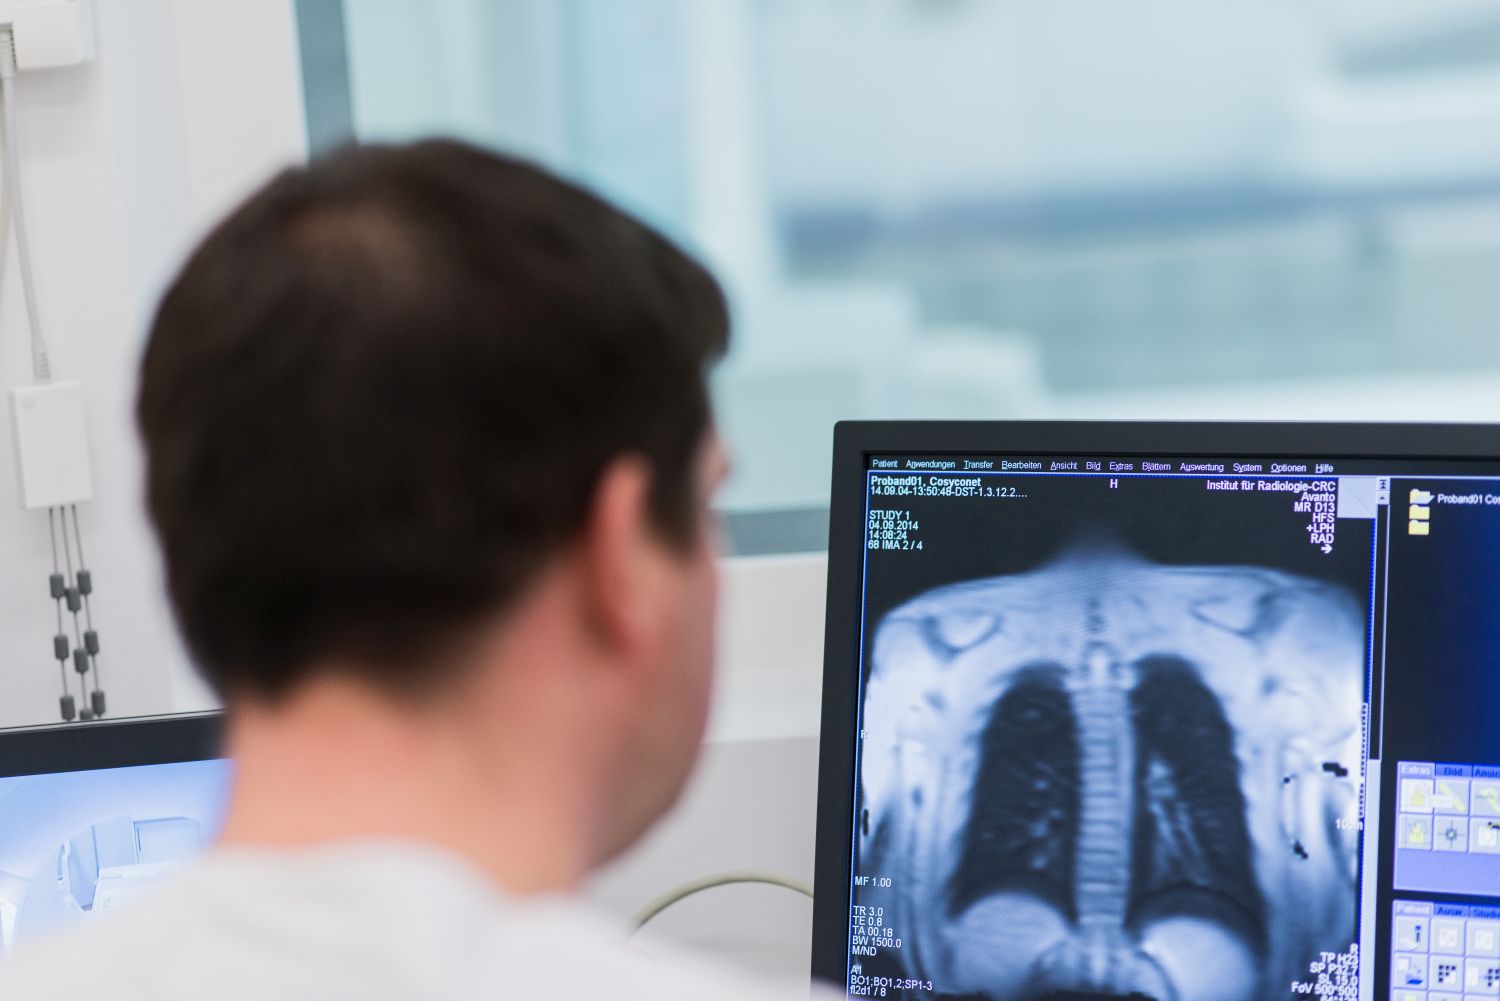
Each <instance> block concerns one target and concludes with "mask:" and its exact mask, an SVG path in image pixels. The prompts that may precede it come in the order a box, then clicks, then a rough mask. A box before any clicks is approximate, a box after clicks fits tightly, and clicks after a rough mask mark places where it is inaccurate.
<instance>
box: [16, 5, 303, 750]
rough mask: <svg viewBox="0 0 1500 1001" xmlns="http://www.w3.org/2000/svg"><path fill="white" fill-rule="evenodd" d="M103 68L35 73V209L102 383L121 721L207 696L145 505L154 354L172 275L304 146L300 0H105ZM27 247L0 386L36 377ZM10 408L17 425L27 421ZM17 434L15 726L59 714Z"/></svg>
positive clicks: (21, 88)
mask: <svg viewBox="0 0 1500 1001" xmlns="http://www.w3.org/2000/svg"><path fill="white" fill-rule="evenodd" d="M94 15H95V17H94V20H95V32H96V39H95V42H96V53H97V58H96V60H95V61H94V62H93V63H91V64H89V65H86V66H82V67H76V68H73V69H68V70H59V71H52V72H47V73H40V74H35V75H27V76H24V77H22V78H21V79H20V81H19V82H18V94H19V107H18V119H19V122H18V124H19V126H20V130H21V135H22V143H23V145H22V155H23V158H24V179H25V182H26V202H27V205H26V207H27V221H28V224H29V228H30V231H31V236H32V242H33V253H34V255H35V268H36V272H37V284H38V291H39V298H40V311H41V315H42V322H43V324H44V328H45V329H46V331H47V334H48V337H49V340H50V341H51V348H52V357H53V369H54V373H55V374H56V375H57V376H58V377H59V378H73V379H78V380H80V381H82V382H83V384H84V387H85V392H86V398H87V405H88V410H89V413H88V430H89V440H90V446H91V449H92V453H93V462H94V480H95V484H96V498H95V500H94V501H93V502H92V503H90V504H87V505H85V506H84V507H82V508H81V509H80V514H81V517H82V522H83V534H84V540H85V543H86V545H87V553H88V557H89V562H90V564H91V568H92V569H93V570H94V577H95V581H96V588H97V591H96V594H95V603H94V618H95V624H96V626H97V627H98V629H99V633H100V639H101V642H102V644H103V647H104V650H103V653H102V655H101V658H100V669H101V677H102V679H103V682H104V687H105V689H106V691H107V692H108V694H109V698H110V710H111V714H112V715H134V714H142V713H153V712H164V711H170V710H172V709H175V708H193V707H199V706H202V705H203V704H204V703H205V701H206V695H205V693H204V692H203V691H202V689H201V687H200V686H199V685H198V684H197V682H196V680H195V679H194V678H193V677H192V675H191V673H190V672H189V671H188V669H187V665H186V661H185V658H184V656H183V654H182V652H181V649H180V647H179V645H178V643H177V641H176V639H175V637H174V634H173V632H172V628H171V623H170V621H169V618H168V615H167V613H166V607H165V603H164V601H163V598H162V594H161V588H160V583H159V573H158V563H157V558H156V555H155V549H154V543H153V541H152V539H151V537H150V535H149V533H148V531H147V528H146V524H145V521H144V517H143V514H142V511H141V505H140V503H139V496H140V486H139V474H140V461H139V449H138V447H137V444H136V440H135V435H134V431H133V423H132V420H131V406H132V402H133V394H134V387H135V366H136V360H137V355H138V353H139V350H140V347H141V344H142V342H143V333H144V329H145V326H146V324H147V322H148V320H149V315H150V311H151V309H152V308H153V306H154V303H155V300H156V298H157V296H158V294H159V291H160V289H161V287H162V284H163V282H164V280H165V279H166V278H167V277H168V276H169V274H170V272H171V270H172V269H173V268H174V267H175V266H176V264H177V262H178V261H179V260H180V259H181V257H182V255H183V254H184V253H185V251H186V250H187V248H188V247H189V246H190V245H191V243H192V242H193V241H194V240H196V238H197V237H198V236H199V235H201V233H202V232H203V230H204V228H205V227H206V226H207V225H209V224H210V223H211V222H212V220H213V219H214V218H215V217H216V216H217V215H218V214H220V213H221V212H222V211H223V210H224V209H225V208H226V207H227V206H228V205H229V204H231V203H232V202H233V201H234V200H236V199H237V198H239V197H240V196H241V195H243V194H244V193H245V192H247V191H248V190H249V189H250V188H251V187H252V186H253V185H255V184H256V183H258V182H259V181H260V180H262V179H263V178H264V177H265V176H266V175H267V174H268V173H269V172H270V171H272V170H273V169H274V168H276V167H277V166H280V165H281V164H284V163H288V162H292V161H295V160H298V159H301V158H303V157H305V155H306V143H305V139H304V135H305V129H304V125H303V116H302V103H301V80H300V68H299V65H298V61H297V48H296V32H295V22H294V16H293V9H292V4H291V2H290V0H256V2H253V3H252V2H238V3H217V2H216V3H211V4H210V3H202V2H200V0H94ZM15 268H16V265H15V253H14V248H13V247H12V248H9V249H8V251H7V253H6V255H5V260H4V267H3V271H0V385H5V386H9V385H13V384H16V383H20V382H24V381H26V380H27V378H29V371H30V370H29V367H28V363H27V354H26V338H25V326H24V317H23V312H22V308H21V301H20V291H19V284H18V280H17V275H16V272H15ZM8 420H9V418H8V415H7V416H3V417H0V422H8ZM9 440H10V432H9V428H8V427H6V428H5V429H4V431H3V433H0V442H4V443H6V445H5V451H6V453H7V454H6V455H5V457H4V458H3V459H0V565H3V566H4V572H3V573H0V725H15V724H24V723H37V722H51V721H53V720H55V719H56V713H57V695H58V687H59V680H58V672H57V669H56V662H55V661H52V660H51V652H50V650H51V637H52V634H53V632H54V631H55V622H54V620H53V610H52V605H51V601H50V599H48V597H47V591H46V577H47V574H48V573H49V572H50V564H51V557H50V550H49V543H48V533H47V521H46V517H45V515H40V514H38V513H36V512H24V511H21V510H20V508H19V504H18V502H17V500H16V496H17V495H16V488H15V478H14V466H13V462H12V459H11V458H10V455H9V447H8V443H9Z"/></svg>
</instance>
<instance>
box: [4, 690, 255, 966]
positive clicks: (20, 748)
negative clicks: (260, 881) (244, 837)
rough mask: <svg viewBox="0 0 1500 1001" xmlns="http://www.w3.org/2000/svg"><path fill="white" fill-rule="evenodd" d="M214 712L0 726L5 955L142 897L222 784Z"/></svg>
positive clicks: (220, 797)
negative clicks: (90, 721) (37, 939)
mask: <svg viewBox="0 0 1500 1001" xmlns="http://www.w3.org/2000/svg"><path fill="white" fill-rule="evenodd" d="M220 728H221V721H220V717H219V715H218V714H216V713H203V714H191V715H183V716H171V717H157V718H149V719H125V720H110V721H101V722H95V723H88V724H72V725H62V726H43V727H32V728H24V729H17V730H4V731H0V957H3V956H4V955H6V954H8V953H9V952H10V951H11V950H12V949H14V948H15V946H16V945H17V944H18V943H23V942H25V941H27V940H28V939H32V938H36V937H40V936H42V935H46V934H49V933H51V932H54V931H57V930H60V929H62V928H66V927H67V926H69V925H71V924H75V923H78V922H81V921H86V920H88V919H89V917H90V916H91V915H94V914H100V913H104V912H107V911H111V910H114V909H115V908H118V907H120V906H121V905H123V904H126V903H128V902H129V901H130V900H131V899H133V898H135V897H138V896H140V895H142V894H144V893H147V892H149V891H150V890H151V888H152V887H153V886H154V885H155V884H157V883H158V882H160V881H161V880H162V879H164V878H166V877H167V876H168V875H169V874H170V873H171V872H172V871H173V870H174V869H176V868H177V867H178V866H180V865H181V864H182V863H183V862H185V861H187V860H188V859H190V858H192V857H193V856H194V855H196V854H197V853H198V852H199V851H200V850H202V849H203V848H205V847H206V846H207V844H208V843H209V841H210V840H211V839H212V837H213V835H214V834H215V833H216V832H217V830H218V827H219V824H220V822H221V819H222V816H223V808H224V801H225V795H226V793H227V789H228V778H229V766H228V762H226V761H223V760H220V759H219V758H218V754H219V751H218V746H219V735H220Z"/></svg>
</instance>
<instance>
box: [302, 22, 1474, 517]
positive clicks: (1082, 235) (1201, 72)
mask: <svg viewBox="0 0 1500 1001" xmlns="http://www.w3.org/2000/svg"><path fill="white" fill-rule="evenodd" d="M298 21H299V29H300V34H301V45H302V65H303V80H304V86H305V88H306V98H307V117H308V129H309V134H310V137H311V145H312V147H313V148H314V150H316V149H320V148H327V147H329V146H331V145H335V144H337V143H339V142H342V141H345V140H347V139H349V138H351V137H356V138H358V139H360V140H365V141H369V140H380V139H392V140H398V139H406V138H411V137H414V136H420V135H427V134H430V133H433V132H444V133H450V134H457V135H461V136H464V137H467V138H469V139H472V140H475V141H478V142H481V143H485V144H489V145H492V146H495V147H498V148H502V149H506V150H510V151H515V152H519V153H522V154H524V155H527V156H530V157H534V158H536V159H539V160H541V161H544V162H546V163H548V164H550V165H552V166H553V167H555V168H557V169H559V170H561V171H563V172H565V173H567V174H569V175H570V176H572V177H574V178H577V179H579V180H581V181H583V182H585V183H587V184H589V185H591V186H593V187H595V188H596V189H598V190H600V191H602V192H604V193H605V194H607V195H609V196H611V197H613V198H615V199H617V200H619V201H621V202H623V203H625V204H626V205H628V206H629V207H630V208H632V209H634V210H636V211H637V212H640V213H642V214H643V215H645V216H646V217H647V218H649V219H650V220H652V221H653V222H654V223H656V224H657V225H658V226H660V227H662V228H663V229H665V230H666V231H667V232H669V233H670V234H672V235H673V236H674V237H676V238H677V239H678V240H679V241H681V242H682V243H684V244H686V245H687V246H689V247H690V248H692V249H694V250H695V251H697V252H698V253H700V254H701V255H702V256H703V257H705V258H706V259H707V260H708V261H709V262H710V263H711V265H712V266H713V267H714V268H715V270H716V271H717V273H718V274H719V275H720V276H721V278H722V279H723V280H724V282H725V283H726V285H727V287H728V288H729V290H730V293H731V296H732V300H733V307H734V313H735V321H736V326H737V332H736V340H735V343H734V348H733V352H732V354H731V356H730V358H729V359H728V363H727V364H726V365H724V366H723V367H722V368H721V370H720V371H719V373H718V375H717V381H716V391H717V394H718V402H719V408H720V416H721V421H722V422H723V425H724V428H725V430H726V432H727V435H728V437H729V439H730V441H731V443H732V445H733V446H734V450H735V452H736V458H737V467H736V473H735V476H734V479H733V481H732V483H731V484H730V488H729V490H728V493H727V495H726V497H725V504H726V507H727V508H728V509H729V510H730V511H731V512H735V513H752V512H758V513H761V514H764V513H766V512H772V513H776V512H789V514H788V515H787V517H788V518H791V517H794V515H793V514H791V513H793V512H810V511H817V510H818V509H822V508H826V503H827V480H828V460H829V455H830V445H831V426H832V424H833V422H834V421H835V420H838V419H843V418H849V417H914V416H922V417H988V418H1007V417H1119V418H1125V417H1148V418H1178V417H1182V418H1186V417H1199V418H1358V419H1415V420H1424V419H1426V420H1438V419H1474V420H1493V419H1496V418H1500V337H1497V336H1496V332H1497V329H1500V8H1496V7H1495V5H1494V4H1492V3H1489V2H1485V0H1429V2H1426V3H1422V4H1412V3H1408V2H1403V0H1359V2H1355V0H1261V2H1258V3H1254V4H1245V3H1231V2H1228V0H1137V2H1135V3H1131V4H1129V5H1114V4H1101V3H1085V2H1081V0H1053V2H1051V3H1045V4H1038V3H1029V2H1020V0H631V2H629V3H620V2H618V0H506V2H503V3H496V2H492V0H428V2H426V3H423V4H420V5H419V4H412V3H407V2H403V0H299V3H298ZM818 520H819V519H817V518H816V517H815V518H813V519H812V522H813V523H816V522H817V521H818ZM782 526H783V528H785V527H788V526H787V523H786V522H783V523H782ZM790 535H795V533H789V532H786V531H782V532H780V533H777V532H771V533H768V537H772V536H775V537H779V538H781V539H782V541H783V542H784V541H785V539H786V538H787V537H790Z"/></svg>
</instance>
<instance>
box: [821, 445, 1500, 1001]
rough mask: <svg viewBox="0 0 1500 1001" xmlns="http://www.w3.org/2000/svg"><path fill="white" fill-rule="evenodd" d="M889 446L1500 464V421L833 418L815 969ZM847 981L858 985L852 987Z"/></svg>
mask: <svg viewBox="0 0 1500 1001" xmlns="http://www.w3.org/2000/svg"><path fill="white" fill-rule="evenodd" d="M875 453H885V454H922V453H928V454H940V455H949V454H963V453H972V454H976V455H978V454H1004V455H1007V456H1017V457H1024V456H1028V455H1037V456H1040V455H1057V454H1061V455H1098V456H1107V455H1121V456H1150V457H1153V458H1161V459H1170V458H1178V457H1181V458H1190V457H1203V456H1208V457H1225V456H1233V457H1236V458H1238V457H1244V458H1246V459H1256V458H1265V459H1276V458H1283V459H1295V458H1304V457H1305V458H1310V459H1330V460H1335V461H1336V460H1338V459H1377V460H1379V459H1391V460H1398V459H1418V460H1438V461H1444V460H1452V461H1484V460H1493V461H1497V462H1500V424H1494V425H1491V424H1444V423H1430V424H1424V423H1403V424H1394V423H1321V422H1303V421H1286V422H1274V421H1244V422H1223V421H915V420H912V421H842V422H840V423H838V424H836V425H835V426H834V434H833V480H832V485H831V488H830V491H829V511H828V596H827V609H826V616H825V620H824V639H823V705H822V712H821V720H822V722H821V730H820V734H819V749H818V804H817V816H816V825H817V830H816V856H815V861H814V866H813V891H814V896H813V928H812V975H813V978H814V979H815V980H819V981H825V982H829V983H833V984H843V982H844V980H845V978H846V976H847V969H848V958H849V954H848V949H849V922H850V914H849V904H850V898H851V893H852V889H853V888H852V886H851V885H850V861H851V859H850V854H851V850H852V845H851V844H850V838H849V831H850V815H851V811H852V810H853V808H854V776H853V768H854V752H855V747H854V727H855V719H856V710H857V705H856V699H857V696H858V683H857V670H858V664H857V663H856V661H857V660H858V656H859V654H858V649H859V632H860V592H861V587H860V584H861V581H862V572H863V557H864V532H865V528H864V524H865V517H864V510H865V500H866V498H865V474H866V470H867V468H868V462H869V457H870V456H871V455H872V454H875ZM843 989H845V990H847V984H844V986H843Z"/></svg>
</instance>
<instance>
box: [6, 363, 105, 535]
mask: <svg viewBox="0 0 1500 1001" xmlns="http://www.w3.org/2000/svg"><path fill="white" fill-rule="evenodd" d="M10 420H11V428H12V430H13V431H14V433H15V445H16V474H17V479H18V480H19V482H20V485H21V506H22V507H24V508H27V509H28V510H33V511H35V510H41V509H43V508H49V507H57V506H58V505H66V504H77V503H78V502H79V501H86V500H88V499H89V498H91V497H92V496H93V495H94V480H93V476H92V475H91V474H90V472H89V446H88V436H87V433H86V432H85V429H84V419H83V393H82V392H81V391H80V390H79V388H78V383H76V382H48V383H44V384H42V385H38V386H18V387H16V388H15V389H12V390H11V391H10Z"/></svg>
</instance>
